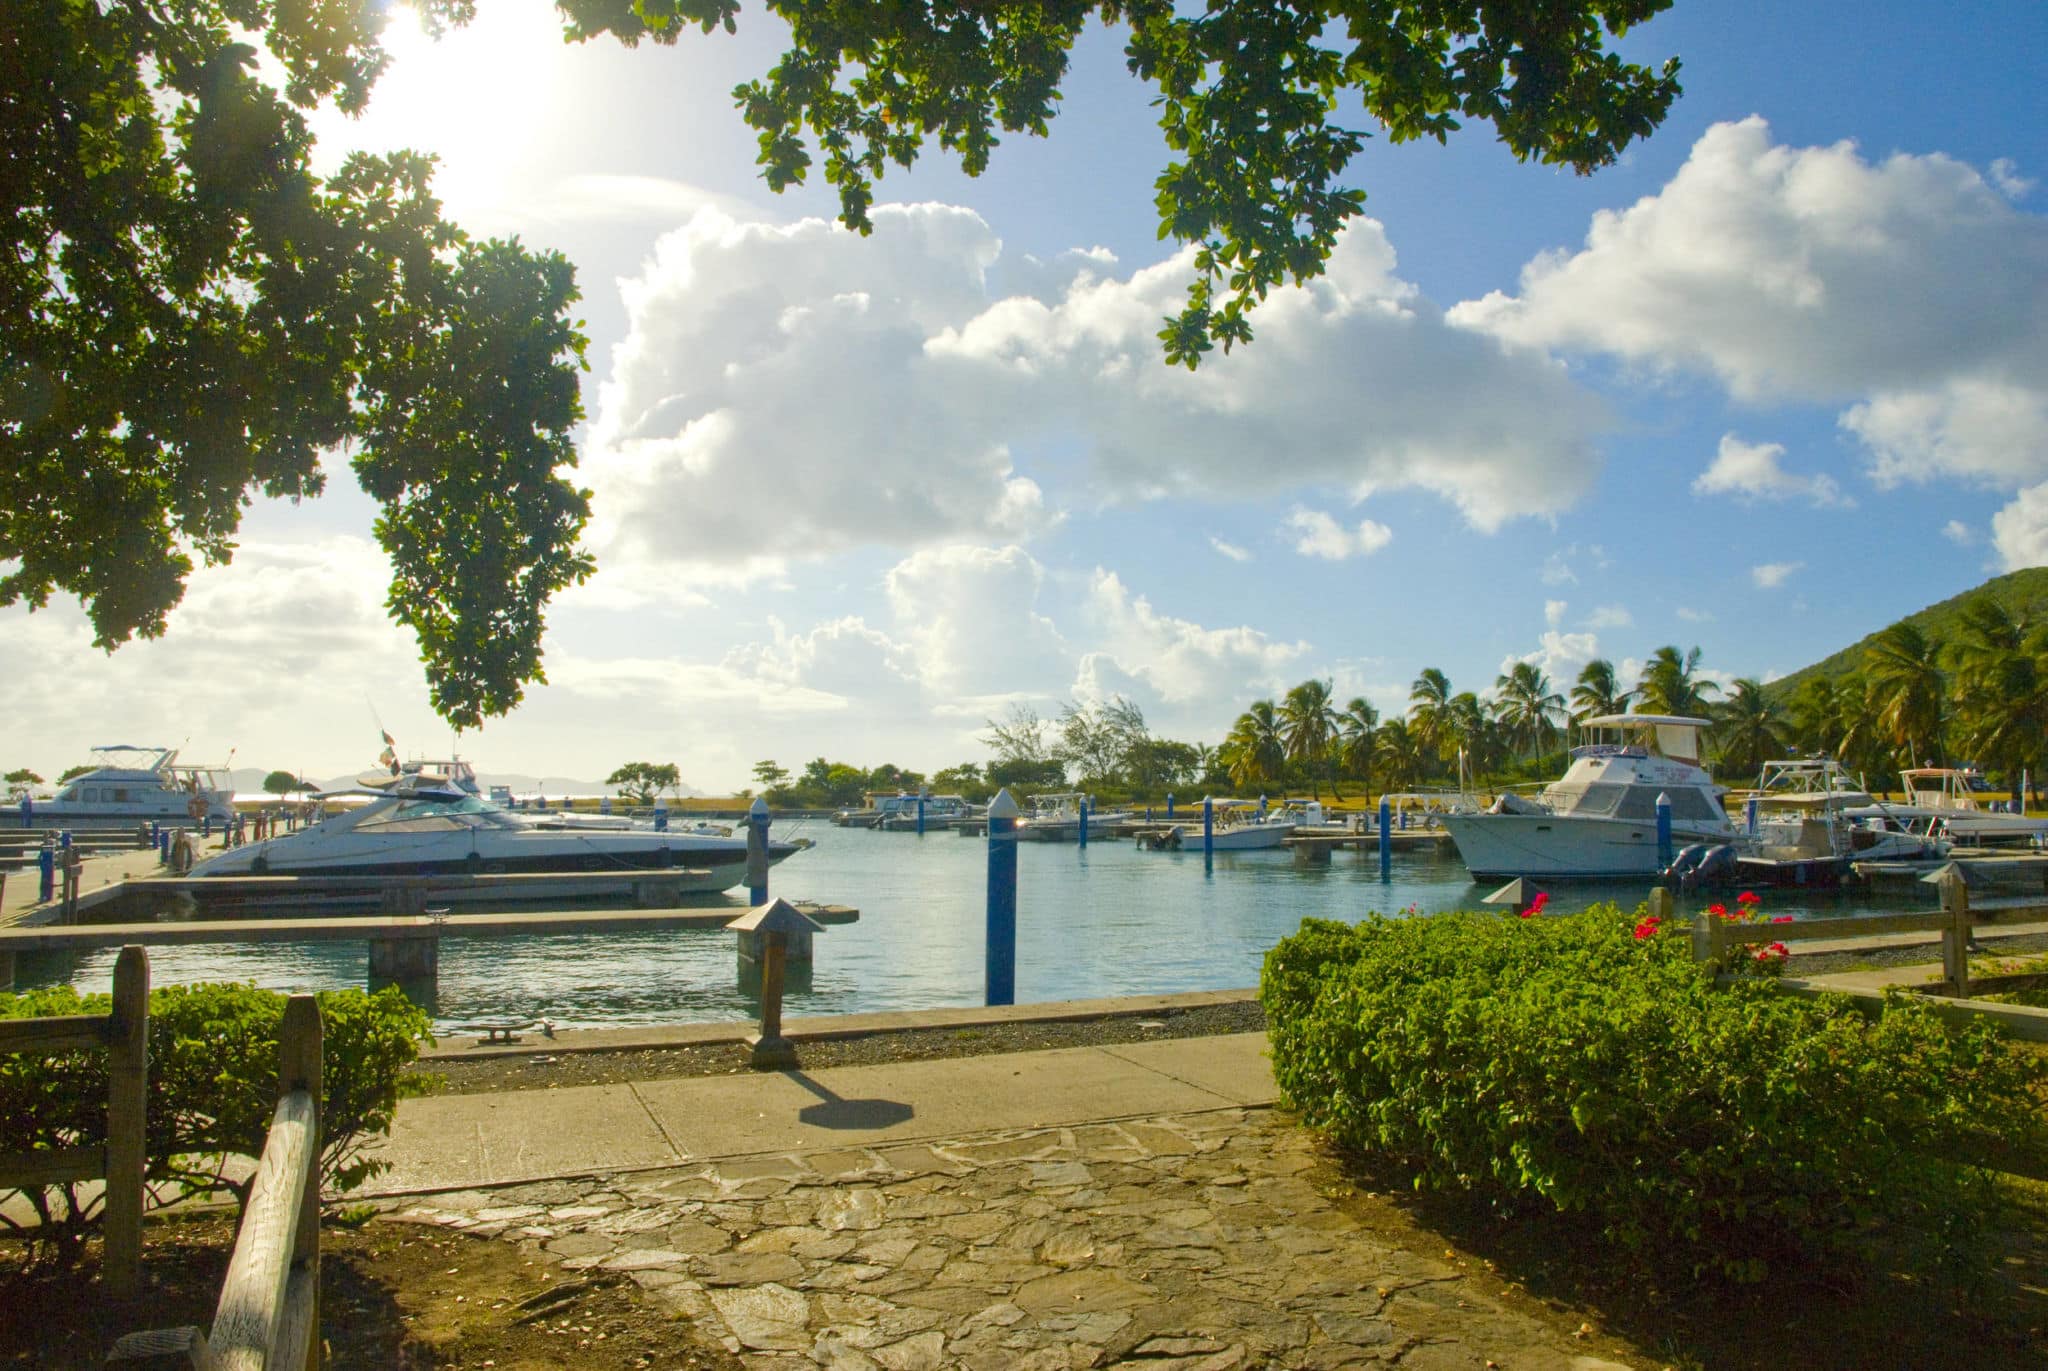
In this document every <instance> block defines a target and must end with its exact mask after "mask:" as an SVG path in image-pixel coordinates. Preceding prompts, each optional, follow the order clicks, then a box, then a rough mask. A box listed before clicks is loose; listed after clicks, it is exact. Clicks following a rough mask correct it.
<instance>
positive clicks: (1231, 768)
mask: <svg viewBox="0 0 2048 1371" xmlns="http://www.w3.org/2000/svg"><path fill="white" fill-rule="evenodd" d="M1217 756H1218V760H1220V761H1221V762H1222V763H1223V767H1224V770H1225V772H1226V773H1227V774H1228V775H1229V777H1230V782H1231V784H1232V785H1235V786H1238V787H1240V788H1249V787H1251V786H1255V785H1264V784H1269V783H1272V782H1277V781H1278V780H1279V779H1280V777H1281V775H1282V773H1283V771H1284V770H1285V768H1286V765H1287V748H1286V745H1285V744H1284V743H1282V742H1281V740H1280V711H1279V710H1277V709H1275V708H1274V706H1273V702H1272V701H1271V700H1254V701H1253V702H1252V706H1251V708H1249V709H1247V710H1246V711H1245V712H1244V713H1242V714H1240V715H1238V716H1237V722H1236V723H1234V724H1232V725H1231V726H1230V736H1229V737H1227V738H1225V739H1224V740H1223V746H1222V747H1220V748H1218V749H1217Z"/></svg>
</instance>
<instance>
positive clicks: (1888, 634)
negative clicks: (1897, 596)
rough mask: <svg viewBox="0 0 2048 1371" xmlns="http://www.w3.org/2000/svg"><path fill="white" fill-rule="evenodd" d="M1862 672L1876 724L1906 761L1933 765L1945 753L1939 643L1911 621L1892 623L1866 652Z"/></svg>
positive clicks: (1943, 683) (1943, 680)
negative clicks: (1909, 758) (1875, 715)
mask: <svg viewBox="0 0 2048 1371" xmlns="http://www.w3.org/2000/svg"><path fill="white" fill-rule="evenodd" d="M1863 672H1864V676H1865V679H1866V680H1867V681H1868V682H1869V687H1870V693H1871V702H1872V703H1873V704H1874V705H1876V707H1877V714H1878V721H1879V723H1880V724H1881V725H1882V726H1883V728H1884V731H1885V734H1886V736H1887V737H1889V738H1890V740H1891V741H1892V743H1893V744H1894V745H1895V746H1898V747H1900V748H1903V749H1904V750H1905V754H1906V756H1908V757H1911V758H1915V759H1919V760H1922V761H1932V760H1934V759H1935V758H1937V757H1939V756H1940V754H1941V725H1942V697H1943V694H1944V692H1945V690H1946V686H1947V682H1946V680H1945V679H1944V677H1943V675H1942V670H1941V641H1940V639H1938V638H1930V637H1928V636H1927V635H1926V634H1925V633H1922V632H1921V631H1920V629H1919V628H1918V627H1917V626H1915V625H1913V624H1909V623H1905V622H1900V623H1896V624H1893V625H1892V626H1891V627H1890V628H1887V629H1885V630H1883V631H1882V632H1880V633H1879V634H1878V635H1877V637H1876V639H1875V640H1874V641H1873V642H1872V643H1871V644H1870V646H1869V647H1867V648H1865V649H1864V650H1863Z"/></svg>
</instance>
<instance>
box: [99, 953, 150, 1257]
mask: <svg viewBox="0 0 2048 1371" xmlns="http://www.w3.org/2000/svg"><path fill="white" fill-rule="evenodd" d="M107 1082H108V1084H107V1169H106V1206H107V1216H106V1250H105V1256H104V1258H103V1262H102V1266H101V1279H102V1280H104V1281H105V1282H106V1286H107V1290H108V1293H110V1294H114V1295H128V1294H132V1293H133V1292H134V1290H135V1286H136V1281H137V1278H138V1276H139V1275H140V1272H141V1264H142V1182H143V1172H144V1167H145V1164H146V1163H145V1156H144V1153H145V1140H146V1139H147V1137H148V1132H149V1122H148V1108H149V1105H148V1101H149V954H148V953H146V952H144V951H143V950H142V949H141V948H140V947H136V946H133V945H130V946H128V947H124V948H122V949H121V955H120V957H119V958H118V959H117V960H116V961H115V963H114V1009H113V1014H112V1016H111V1017H110V1018H109V1020H108V1023H107Z"/></svg>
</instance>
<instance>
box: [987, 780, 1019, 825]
mask: <svg viewBox="0 0 2048 1371" xmlns="http://www.w3.org/2000/svg"><path fill="white" fill-rule="evenodd" d="M1023 812H1024V810H1023V808H1022V806H1020V805H1019V804H1018V803H1017V797H1016V796H1015V795H1012V794H1011V793H1010V788H1009V787H1008V786H1004V787H1003V788H1002V789H1001V790H998V791H997V792H996V797H995V798H994V799H993V800H990V801H989V802H988V817H989V818H991V819H1014V818H1016V817H1017V816H1018V815H1020V814H1022V813H1023Z"/></svg>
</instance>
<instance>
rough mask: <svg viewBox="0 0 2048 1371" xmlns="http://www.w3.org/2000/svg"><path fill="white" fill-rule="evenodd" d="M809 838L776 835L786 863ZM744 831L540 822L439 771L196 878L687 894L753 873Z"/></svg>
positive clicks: (239, 854) (776, 856) (224, 859)
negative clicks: (471, 880)
mask: <svg viewBox="0 0 2048 1371" xmlns="http://www.w3.org/2000/svg"><path fill="white" fill-rule="evenodd" d="M807 845H808V844H804V843H792V842H780V841H773V840H771V841H770V843H769V845H768V860H769V861H770V862H779V861H781V860H783V859H784V858H786V857H788V856H790V855H791V854H792V853H795V852H797V851H800V850H801V849H802V848H803V847H804V846H807ZM746 863H747V844H746V841H745V839H744V838H735V837H723V836H718V835H715V834H706V833H692V832H680V831H668V832H663V831H658V830H655V829H652V828H641V827H633V828H581V827H578V828H542V827H538V826H536V825H535V824H532V823H530V822H527V821H526V819H525V818H523V817H522V816H520V815H516V814H513V813H511V812H510V811H508V810H506V809H504V808H502V807H501V806H499V805H496V804H493V803H492V802H491V801H489V800H486V799H484V798H482V797H481V796H477V795H471V794H470V793H468V792H467V791H464V790H459V789H456V788H455V787H453V786H450V785H447V784H445V783H443V782H442V781H441V780H440V778H438V777H431V776H427V777H422V776H398V777H394V778H390V779H389V780H388V781H387V783H386V784H385V785H384V786H383V787H382V788H380V789H378V790H376V791H375V792H373V795H372V798H371V799H370V800H369V802H368V803H366V804H363V805H361V806H359V807H357V808H355V809H351V810H348V811H345V812H343V813H339V814H334V815H332V816H330V817H328V818H326V819H323V820H321V821H320V822H319V823H316V824H314V825H312V826H311V827H310V828H305V829H301V830H300V831H299V832H297V833H289V834H285V835H283V836H281V837H276V838H268V839H265V840H263V841H261V842H254V843H248V844H246V845H244V846H241V847H235V848H229V849H228V850H227V851H225V852H223V853H221V854H220V855H219V856H216V857H210V858H208V859H207V860H205V861H203V862H201V863H199V864H198V865H197V866H195V867H193V868H192V874H193V875H194V876H202V877H204V876H255V875H274V876H438V875H478V874H496V873H500V872H553V873H563V874H573V873H578V872H593V873H598V872H601V873H607V874H616V873H619V872H625V871H650V870H671V869H676V868H681V869H685V870H689V871H692V872H697V871H701V872H702V873H703V874H702V875H692V876H689V877H687V878H685V879H684V880H683V882H682V884H681V886H680V889H682V890H684V891H697V892H705V891H715V890H725V889H727V888H729V887H731V886H734V885H737V884H739V883H740V882H741V881H742V880H744V879H745V878H746Z"/></svg>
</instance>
